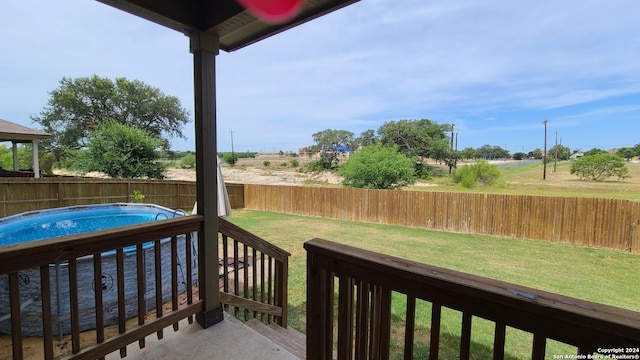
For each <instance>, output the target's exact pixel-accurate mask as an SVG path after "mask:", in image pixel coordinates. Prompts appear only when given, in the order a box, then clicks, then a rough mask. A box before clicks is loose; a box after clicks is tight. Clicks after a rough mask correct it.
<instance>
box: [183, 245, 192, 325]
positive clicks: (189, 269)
mask: <svg viewBox="0 0 640 360" xmlns="http://www.w3.org/2000/svg"><path fill="white" fill-rule="evenodd" d="M184 245H185V249H184V250H185V251H184V254H185V255H184V258H185V259H184V260H185V262H186V265H187V266H186V267H187V270H186V271H187V273H186V274H185V276H186V282H187V283H186V284H185V291H186V292H187V304H188V305H191V304H193V266H192V265H191V264H192V261H193V255H192V253H191V233H187V234H186V236H185V240H184ZM187 319H188V321H189V324H193V315H189V317H188V318H187Z"/></svg>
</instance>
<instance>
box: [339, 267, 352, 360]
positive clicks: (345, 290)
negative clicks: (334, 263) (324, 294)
mask: <svg viewBox="0 0 640 360" xmlns="http://www.w3.org/2000/svg"><path fill="white" fill-rule="evenodd" d="M338 284H339V285H338V288H339V290H338V360H343V359H350V358H351V354H352V351H353V280H352V279H351V278H349V277H346V276H341V277H340V278H339V282H338Z"/></svg>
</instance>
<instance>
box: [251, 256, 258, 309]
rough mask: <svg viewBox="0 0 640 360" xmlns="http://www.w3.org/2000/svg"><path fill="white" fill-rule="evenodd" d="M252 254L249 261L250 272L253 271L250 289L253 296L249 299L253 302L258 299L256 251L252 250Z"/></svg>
mask: <svg viewBox="0 0 640 360" xmlns="http://www.w3.org/2000/svg"><path fill="white" fill-rule="evenodd" d="M252 254H253V258H252V259H251V270H252V271H253V274H252V275H253V279H252V281H251V287H252V289H253V290H252V293H253V296H252V297H251V298H252V299H253V301H256V300H257V299H258V294H257V292H258V268H257V255H258V253H257V251H256V249H253V251H252ZM253 318H254V319H255V318H256V311H255V310H254V311H253Z"/></svg>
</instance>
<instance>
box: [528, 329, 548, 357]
mask: <svg viewBox="0 0 640 360" xmlns="http://www.w3.org/2000/svg"><path fill="white" fill-rule="evenodd" d="M546 347H547V337H546V336H544V335H541V334H539V333H535V334H533V348H532V349H531V360H538V359H539V360H543V359H544V354H545V353H546Z"/></svg>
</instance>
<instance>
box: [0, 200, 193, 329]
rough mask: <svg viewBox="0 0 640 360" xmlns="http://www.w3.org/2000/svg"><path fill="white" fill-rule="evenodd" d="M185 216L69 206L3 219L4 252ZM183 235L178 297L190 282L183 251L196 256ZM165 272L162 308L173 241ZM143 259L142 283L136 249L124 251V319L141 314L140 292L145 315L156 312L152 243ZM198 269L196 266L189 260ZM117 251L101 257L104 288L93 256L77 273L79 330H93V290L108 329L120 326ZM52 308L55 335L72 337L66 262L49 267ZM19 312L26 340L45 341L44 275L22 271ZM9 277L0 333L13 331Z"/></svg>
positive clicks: (0, 299)
mask: <svg viewBox="0 0 640 360" xmlns="http://www.w3.org/2000/svg"><path fill="white" fill-rule="evenodd" d="M184 215H185V213H184V211H182V210H172V209H168V208H165V207H162V206H158V205H153V204H128V203H115V204H98V205H86V206H70V207H64V208H55V209H48V210H40V211H30V212H26V213H22V214H18V215H13V216H9V217H6V218H2V219H0V246H8V245H12V244H19V243H23V242H27V241H36V240H41V239H49V238H54V237H59V236H66V235H73V234H79V233H85V232H91V231H96V230H103V229H108V228H114V227H120V226H127V225H134V224H139V223H143V222H149V221H156V220H165V219H171V218H174V217H178V216H184ZM185 238H186V237H185V236H184V235H182V236H179V237H178V241H179V246H178V254H177V261H178V272H179V274H180V275H181V277H180V279H181V283H180V288H179V289H178V290H179V291H181V292H182V291H185V290H186V288H187V287H186V285H187V282H188V280H187V279H188V278H189V276H188V275H187V274H185V266H184V265H186V261H187V259H186V255H185V247H187V246H188V247H191V248H192V251H193V254H196V252H197V246H196V243H197V240H196V236H195V234H194V235H193V237H192V240H191V243H190V244H189V243H188V242H185V241H186V239H185ZM160 251H161V259H160V266H161V268H162V272H161V274H162V275H161V276H162V282H161V283H160V284H159V286H160V287H161V288H162V298H163V302H164V301H166V300H167V299H169V298H170V297H171V281H170V279H171V241H170V239H163V240H161V241H160ZM143 252H144V256H143V257H142V260H143V262H144V263H143V264H142V265H143V266H144V268H145V273H146V276H142V277H141V278H138V276H137V271H136V267H137V264H136V255H135V247H133V251H125V253H124V254H125V258H124V277H125V294H124V298H125V308H126V317H127V318H131V317H133V316H135V315H136V314H137V307H138V299H137V288H138V286H141V287H143V288H144V294H145V300H146V307H147V310H149V309H152V308H153V307H154V306H155V296H156V295H155V294H156V284H155V282H156V281H155V276H154V275H153V274H154V273H155V270H154V267H155V262H156V260H155V255H154V253H155V250H154V243H153V242H150V243H147V244H145V246H144V247H143ZM190 261H191V262H192V265H193V267H194V269H197V260H196V259H195V258H194V259H191V260H190ZM116 266H117V265H116V254H115V251H109V252H105V253H103V254H102V274H101V278H102V283H101V284H96V283H95V281H94V275H93V256H91V255H89V256H85V257H82V258H79V259H78V260H77V272H78V304H79V307H80V309H79V310H80V314H79V315H80V319H79V321H80V330H81V331H85V330H90V329H93V328H95V295H94V294H95V288H96V286H100V287H101V288H102V297H103V303H104V309H105V313H104V323H105V325H110V324H115V323H117V321H118V317H117V316H118V311H117V310H116V307H117V303H118V300H117V299H118V293H117V284H116V283H115V282H116V279H117V271H116ZM50 268H51V280H50V284H49V285H50V288H51V308H52V312H53V314H52V315H53V323H54V329H53V331H54V334H56V335H58V336H62V335H64V334H68V333H70V331H71V322H70V316H69V314H70V306H69V269H68V264H67V263H66V262H60V263H57V264H51V265H50ZM19 277H20V304H21V306H20V308H21V310H22V311H21V315H22V335H23V336H42V310H41V296H40V289H41V284H40V271H39V269H28V270H23V271H20V273H19ZM196 280H197V274H195V273H194V274H192V276H191V281H192V283H193V282H195V281H196ZM8 283H9V280H8V276H7V275H0V333H5V334H6V333H9V332H10V331H11V326H10V325H11V321H10V320H11V317H10V314H9V292H8V288H9V287H8Z"/></svg>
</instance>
